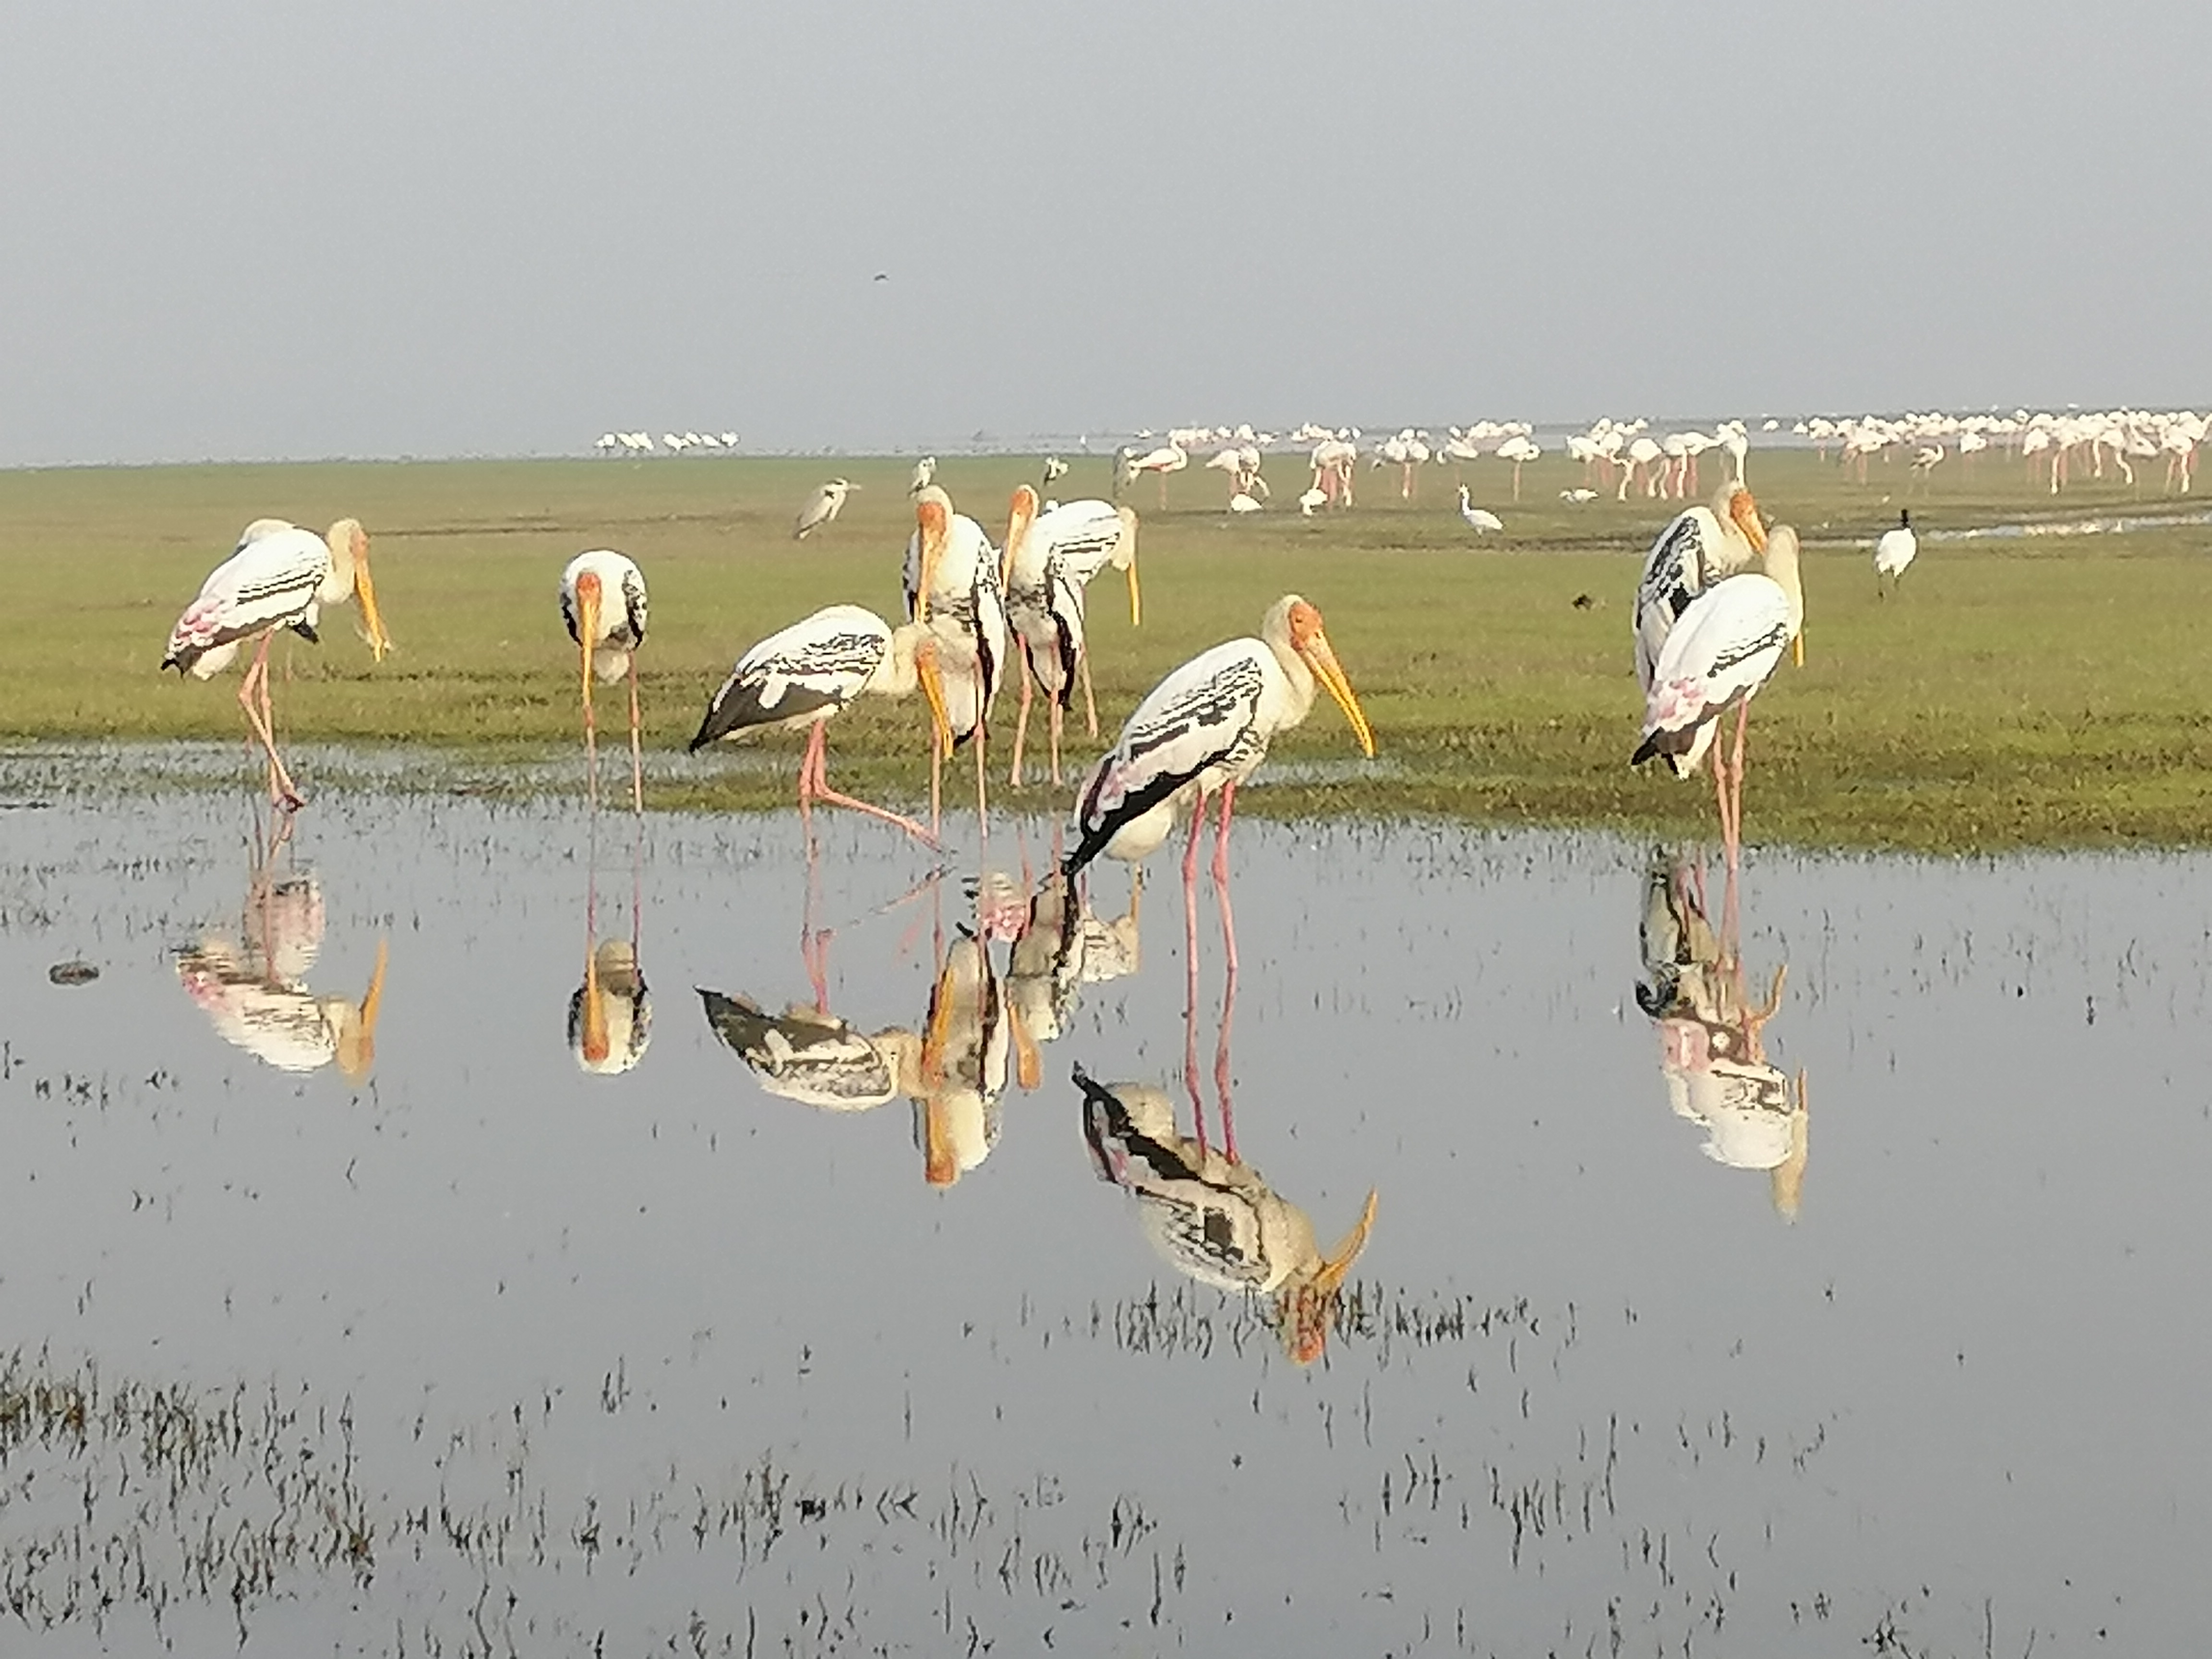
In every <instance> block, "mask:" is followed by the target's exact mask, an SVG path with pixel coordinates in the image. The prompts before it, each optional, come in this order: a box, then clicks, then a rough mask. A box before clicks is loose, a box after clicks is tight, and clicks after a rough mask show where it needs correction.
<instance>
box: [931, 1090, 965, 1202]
mask: <svg viewBox="0 0 2212 1659" xmlns="http://www.w3.org/2000/svg"><path fill="white" fill-rule="evenodd" d="M921 1178H922V1179H923V1180H925V1181H927V1182H928V1183H929V1184H930V1185H931V1186H933V1187H950V1186H951V1184H952V1183H953V1182H956V1181H957V1180H959V1179H960V1159H959V1157H958V1155H957V1154H956V1153H955V1152H953V1150H952V1137H951V1134H950V1133H947V1132H946V1129H945V1104H944V1103H943V1102H942V1101H938V1100H926V1101H924V1102H922V1104H921Z"/></svg>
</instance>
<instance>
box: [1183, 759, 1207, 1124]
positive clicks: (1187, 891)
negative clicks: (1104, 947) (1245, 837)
mask: <svg viewBox="0 0 2212 1659" xmlns="http://www.w3.org/2000/svg"><path fill="white" fill-rule="evenodd" d="M1205 826H1206V798H1205V797H1204V796H1203V795H1201V796H1200V797H1199V798H1198V799H1196V800H1195V801H1194V802H1192V803H1191V809H1190V839H1189V840H1188V842H1185V843H1184V846H1183V849H1182V960H1183V998H1182V1031H1183V1044H1182V1076H1183V1086H1184V1087H1185V1088H1186V1089H1187V1090H1188V1091H1189V1093H1190V1109H1191V1113H1192V1115H1193V1117H1194V1119H1195V1120H1196V1122H1197V1126H1198V1150H1199V1151H1200V1152H1205V1151H1206V1101H1205V1097H1203V1096H1202V1095H1201V1094H1200V1092H1199V1087H1198V836H1199V831H1200V829H1203V828H1205Z"/></svg>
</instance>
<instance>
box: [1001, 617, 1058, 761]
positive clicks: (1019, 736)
mask: <svg viewBox="0 0 2212 1659" xmlns="http://www.w3.org/2000/svg"><path fill="white" fill-rule="evenodd" d="M1015 658H1016V660H1015V668H1016V670H1017V672H1016V676H1015V678H1018V679H1019V680H1020V681H1021V683H1022V706H1021V708H1019V709H1018V711H1017V712H1016V713H1015V715H1014V763H1013V765H1012V768H1011V769H1009V770H1008V771H1007V774H1006V781H1007V782H1008V783H1009V784H1011V785H1012V786H1013V787H1015V788H1017V789H1018V788H1020V787H1022V744H1023V743H1024V741H1025V740H1026V739H1027V738H1028V737H1029V731H1030V680H1031V679H1032V678H1034V676H1033V675H1032V674H1031V673H1030V665H1029V661H1030V653H1029V650H1028V648H1027V647H1024V648H1023V649H1022V650H1020V651H1018V652H1017V653H1015ZM1053 781H1054V783H1058V782H1059V781H1060V780H1059V778H1057V777H1054V779H1053Z"/></svg>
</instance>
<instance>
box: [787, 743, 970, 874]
mask: <svg viewBox="0 0 2212 1659" xmlns="http://www.w3.org/2000/svg"><path fill="white" fill-rule="evenodd" d="M827 726H828V722H826V721H823V720H817V721H815V722H814V726H813V729H812V732H811V733H810V735H809V736H808V738H807V739H806V753H805V757H803V758H802V759H801V760H800V761H799V822H800V823H803V824H805V826H806V835H807V839H808V842H809V843H810V845H811V842H812V840H813V836H814V814H813V805H814V803H815V802H816V801H817V800H818V801H820V802H822V803H823V805H825V806H843V807H848V808H850V809H851V810H852V811H855V812H865V813H866V814H867V815H868V816H869V817H872V818H881V819H882V820H883V821H884V823H895V824H896V825H897V826H898V827H899V828H900V829H903V830H905V831H906V832H907V834H908V835H909V836H913V837H914V838H915V840H916V841H919V842H923V843H925V844H926V845H927V846H929V847H931V848H935V847H936V846H937V837H936V836H933V835H932V834H930V832H929V831H928V830H927V829H923V828H922V827H921V825H920V824H919V823H915V821H914V820H913V819H912V818H910V817H905V816H903V815H902V814H901V813H897V812H894V811H890V809H889V808H887V807H882V806H878V805H873V804H872V803H871V802H868V801H865V800H862V799H860V798H859V797H858V796H856V795H848V794H845V793H842V791H840V790H836V789H832V788H831V787H829V736H828V731H827ZM935 741H936V740H935V739H934V738H932V739H931V742H932V744H933V746H934V744H935ZM930 786H931V787H930V794H931V796H932V798H933V799H932V803H931V809H932V815H933V816H934V813H935V800H934V797H935V795H936V793H937V789H936V779H935V778H934V777H933V778H932V779H931V780H930Z"/></svg>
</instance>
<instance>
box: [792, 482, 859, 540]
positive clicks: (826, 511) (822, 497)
mask: <svg viewBox="0 0 2212 1659" xmlns="http://www.w3.org/2000/svg"><path fill="white" fill-rule="evenodd" d="M859 488H860V485H858V484H856V483H852V482H851V481H850V480H848V479H845V478H832V479H830V480H829V483H825V484H823V486H822V487H821V488H820V489H817V490H816V491H815V492H814V494H813V495H811V496H810V497H809V498H808V500H807V502H806V505H805V507H800V508H799V518H798V520H797V521H796V522H794V523H793V525H792V526H791V539H792V540H793V541H795V542H803V541H805V539H806V538H807V537H808V536H809V535H811V533H812V532H815V531H817V530H819V529H821V528H822V526H823V525H825V524H829V523H831V522H832V521H834V520H836V517H837V515H838V513H842V511H844V508H845V497H846V495H848V493H849V492H850V491H853V490H855V489H859Z"/></svg>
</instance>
